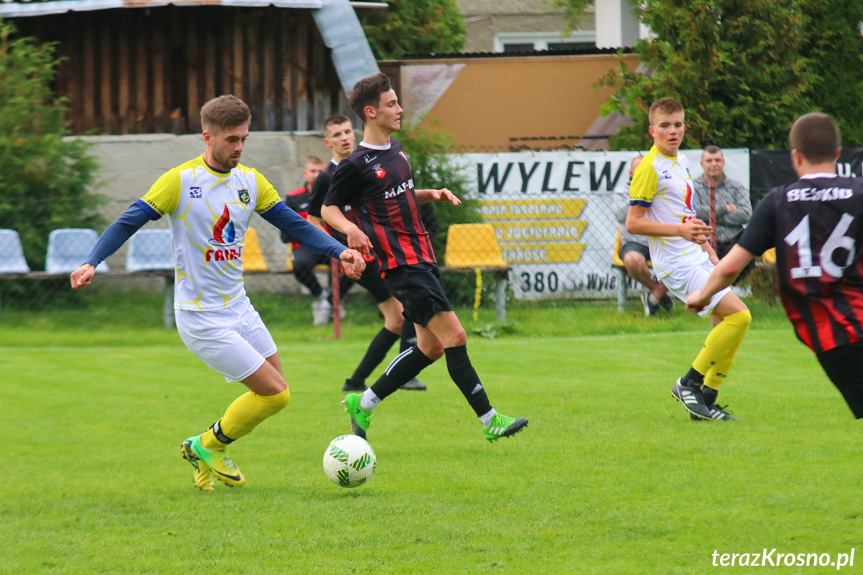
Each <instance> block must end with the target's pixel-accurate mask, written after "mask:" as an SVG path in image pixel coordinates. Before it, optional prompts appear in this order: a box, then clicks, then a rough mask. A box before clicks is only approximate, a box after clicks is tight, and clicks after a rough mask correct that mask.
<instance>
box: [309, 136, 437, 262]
mask: <svg viewBox="0 0 863 575" xmlns="http://www.w3.org/2000/svg"><path fill="white" fill-rule="evenodd" d="M324 205H327V206H330V205H337V206H339V207H346V206H348V205H350V206H351V208H352V209H353V210H355V211H356V215H357V216H358V218H359V221H360V224H361V229H362V230H363V232H364V233H365V234H366V235H367V236H368V237H369V239H370V240H371V242H372V245H373V246H374V248H375V252H377V254H378V257H379V258H380V261H381V271H382V272H386V271H388V270H391V269H394V268H397V267H399V266H406V265H413V264H418V263H437V261H436V260H435V256H434V250H432V244H431V239H430V238H429V234H428V232H427V231H426V228H425V225H424V224H423V221H422V217H421V216H420V209H419V204H418V203H417V197H416V189H415V187H414V178H413V170H411V166H410V163H409V162H408V159H407V156H405V154H404V151H402V145H401V144H400V143H399V142H398V141H396V140H390V144H389V145H388V146H372V145H370V144H366V143H365V142H363V143H361V144H360V145H359V146H358V147H357V149H356V150H354V152H353V153H352V154H351V155H350V156H348V157H347V158H345V159H344V160H342V161H341V162H340V163H339V166H338V168H337V169H336V172H335V174H334V175H333V181H332V183H331V184H330V189H329V191H328V192H327V195H326V197H325V198H324Z"/></svg>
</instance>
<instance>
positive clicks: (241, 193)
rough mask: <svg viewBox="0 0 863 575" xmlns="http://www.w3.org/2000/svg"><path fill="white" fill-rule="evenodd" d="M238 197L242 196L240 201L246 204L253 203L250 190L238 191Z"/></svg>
mask: <svg viewBox="0 0 863 575" xmlns="http://www.w3.org/2000/svg"><path fill="white" fill-rule="evenodd" d="M237 195H238V196H240V201H241V202H243V203H244V204H248V203H249V202H250V201H251V197H249V190H237Z"/></svg>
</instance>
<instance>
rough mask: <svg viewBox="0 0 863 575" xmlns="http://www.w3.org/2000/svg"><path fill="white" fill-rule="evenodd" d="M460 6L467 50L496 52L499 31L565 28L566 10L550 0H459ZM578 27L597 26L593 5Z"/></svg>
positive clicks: (583, 28)
mask: <svg viewBox="0 0 863 575" xmlns="http://www.w3.org/2000/svg"><path fill="white" fill-rule="evenodd" d="M459 10H460V11H461V13H462V15H463V16H464V20H465V28H466V37H465V46H464V52H493V51H494V50H495V44H494V37H495V34H498V33H518V32H561V31H562V30H563V22H562V19H561V17H562V15H563V11H562V10H552V9H550V8H549V1H548V0H501V1H494V0H459ZM577 29H578V30H593V29H594V17H593V11H592V8H591V9H590V11H589V12H588V13H587V14H585V16H584V17H583V18H582V20H581V23H580V24H579V26H578V27H577Z"/></svg>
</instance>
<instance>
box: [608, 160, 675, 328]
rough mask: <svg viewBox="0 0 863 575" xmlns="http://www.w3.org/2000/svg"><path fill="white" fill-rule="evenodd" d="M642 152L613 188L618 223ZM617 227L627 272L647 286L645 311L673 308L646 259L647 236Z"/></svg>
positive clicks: (621, 221)
mask: <svg viewBox="0 0 863 575" xmlns="http://www.w3.org/2000/svg"><path fill="white" fill-rule="evenodd" d="M642 159H644V156H642V155H640V154H639V155H638V156H636V157H635V158H633V159H632V163H630V165H629V180H628V181H627V182H626V183H625V184H622V185H620V186H618V187H617V189H615V190H614V206H613V209H614V217H615V218H616V219H617V222H618V223H619V224H626V214H627V212H628V211H629V184H631V183H632V175H633V174H634V173H635V168H637V167H638V164H640V163H641V160H642ZM619 229H620V259H621V260H622V261H623V267H624V268H625V269H626V274H627V275H628V276H629V277H631V278H632V279H634V280H635V281H637V282H638V283H640V284H641V285H643V286H644V287H646V288H647V291H646V292H644V293H643V294H641V303H642V304H644V315H646V316H652V315H656V312H658V311H659V310H660V309H667V310H668V311H671V310H673V309H674V300H673V299H671V296H669V295H668V288H667V287H665V284H663V283H662V282H658V281H654V279H653V274H652V273H651V272H650V268H649V267H647V262H648V261H649V260H650V249H649V248H648V247H647V238H645V237H644V236H635V235H632V234H630V233H629V232H627V231H626V226H625V225H621V226H619Z"/></svg>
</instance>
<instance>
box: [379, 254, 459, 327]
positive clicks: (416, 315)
mask: <svg viewBox="0 0 863 575" xmlns="http://www.w3.org/2000/svg"><path fill="white" fill-rule="evenodd" d="M384 284H385V285H386V286H387V289H388V290H389V292H390V293H391V294H393V295H394V296H395V297H396V299H397V300H399V301H400V302H402V305H403V306H404V308H405V311H404V314H403V315H404V316H405V317H406V318H407V319H408V320H410V321H412V322H413V323H418V324H420V325H421V326H423V327H425V326H427V325H428V322H429V321H430V320H431V318H433V317H434V316H435V314H437V313H438V312H441V311H452V305H450V303H449V299H448V298H447V297H446V290H445V289H444V287H443V280H441V277H440V271H439V270H438V267H437V266H436V265H435V264H426V263H423V264H414V265H409V266H400V267H397V268H395V269H392V270H389V271H388V272H386V275H384Z"/></svg>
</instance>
